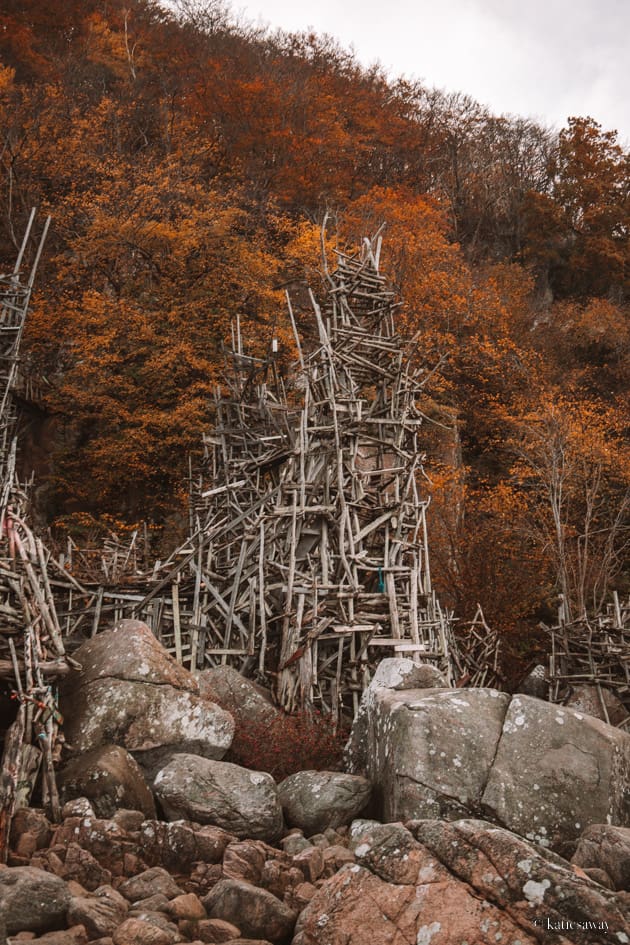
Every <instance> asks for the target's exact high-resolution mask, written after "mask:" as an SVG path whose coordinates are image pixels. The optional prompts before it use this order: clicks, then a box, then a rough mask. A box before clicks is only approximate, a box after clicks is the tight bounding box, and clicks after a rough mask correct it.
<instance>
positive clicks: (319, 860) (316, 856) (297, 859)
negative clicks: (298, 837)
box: [293, 847, 324, 883]
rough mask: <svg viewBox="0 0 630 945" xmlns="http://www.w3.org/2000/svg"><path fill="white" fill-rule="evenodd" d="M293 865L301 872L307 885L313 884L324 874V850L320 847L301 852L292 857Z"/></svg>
mask: <svg viewBox="0 0 630 945" xmlns="http://www.w3.org/2000/svg"><path fill="white" fill-rule="evenodd" d="M293 864H294V866H297V868H298V869H300V870H301V871H302V873H303V874H304V879H305V880H306V881H307V882H308V883H315V882H316V881H317V880H318V879H319V877H320V876H321V875H322V873H323V872H324V850H323V849H322V847H311V848H310V850H302V852H301V853H298V854H297V855H296V856H294V857H293Z"/></svg>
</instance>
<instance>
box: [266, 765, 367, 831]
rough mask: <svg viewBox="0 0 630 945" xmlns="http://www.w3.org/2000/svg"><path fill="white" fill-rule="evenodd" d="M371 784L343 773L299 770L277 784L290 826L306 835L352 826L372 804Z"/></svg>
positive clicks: (361, 778) (357, 776)
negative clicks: (330, 828) (368, 805)
mask: <svg viewBox="0 0 630 945" xmlns="http://www.w3.org/2000/svg"><path fill="white" fill-rule="evenodd" d="M371 793H372V786H371V784H370V782H369V781H368V780H367V779H366V778H363V777H361V776H360V775H352V774H344V773H343V772H341V771H298V772H297V774H292V775H290V776H289V777H288V778H285V779H284V781H282V782H281V783H280V784H279V785H278V798H279V800H280V804H281V805H282V809H283V811H284V816H285V819H286V821H287V823H288V824H289V826H291V827H299V828H300V829H301V830H303V831H304V833H305V834H306V835H307V836H310V835H311V834H314V833H322V832H323V831H324V830H326V828H327V827H341V826H343V825H345V824H349V823H351V822H352V821H353V820H354V819H355V817H357V816H358V815H359V814H360V813H361V811H362V810H363V809H364V808H365V807H366V805H367V804H368V803H369V800H370V796H371Z"/></svg>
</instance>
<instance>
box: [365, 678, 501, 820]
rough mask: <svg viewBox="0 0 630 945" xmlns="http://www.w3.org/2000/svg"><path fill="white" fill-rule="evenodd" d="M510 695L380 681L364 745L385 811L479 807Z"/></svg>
mask: <svg viewBox="0 0 630 945" xmlns="http://www.w3.org/2000/svg"><path fill="white" fill-rule="evenodd" d="M509 701H510V697H509V696H508V695H506V694H505V693H500V692H496V691H495V690H492V689H466V690H459V689H423V690H422V689H420V690H416V689H410V690H402V691H399V690H392V689H376V690H375V691H374V693H373V694H372V698H371V700H370V702H369V703H368V704H367V709H368V711H367V716H366V718H367V736H366V738H365V739H364V742H363V745H362V748H361V750H362V752H363V753H364V758H365V762H366V768H367V771H366V773H367V777H368V778H369V780H370V781H371V782H372V784H373V785H374V786H375V789H376V791H377V795H378V799H379V800H380V804H381V807H382V817H383V819H384V820H386V821H396V820H409V819H411V818H416V817H452V816H463V815H466V814H469V813H473V812H474V813H476V812H477V811H478V809H479V804H480V801H481V797H482V794H483V791H484V788H485V786H486V781H487V779H488V772H489V770H490V766H491V764H492V761H493V758H494V755H495V753H496V750H497V745H498V742H499V738H500V736H501V730H502V726H503V719H504V716H505V713H506V711H507V707H508V704H509ZM355 737H356V732H355V730H354V729H353V732H352V735H351V741H353V740H354V739H355Z"/></svg>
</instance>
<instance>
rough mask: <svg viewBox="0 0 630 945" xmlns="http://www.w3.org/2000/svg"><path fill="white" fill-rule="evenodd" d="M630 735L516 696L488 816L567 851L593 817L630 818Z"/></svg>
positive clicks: (486, 803)
mask: <svg viewBox="0 0 630 945" xmlns="http://www.w3.org/2000/svg"><path fill="white" fill-rule="evenodd" d="M629 787H630V735H627V734H626V733H625V732H623V731H621V730H620V729H618V728H613V727H612V726H610V725H607V724H606V723H605V722H600V721H599V720H597V719H594V718H592V717H591V716H588V715H583V714H582V713H580V712H576V711H574V710H573V709H567V708H562V707H560V706H555V705H552V704H550V703H548V702H541V701H540V700H539V699H533V698H531V697H529V696H520V695H518V696H514V697H513V698H512V701H511V703H510V706H509V709H508V712H507V714H506V716H505V722H504V725H503V731H502V734H501V740H500V742H499V745H498V748H497V752H496V757H495V758H494V761H493V763H492V769H491V771H490V774H489V778H488V783H487V786H486V789H485V791H484V794H483V798H482V809H483V810H484V814H485V816H486V817H488V815H490V816H489V819H491V820H496V821H497V822H498V823H500V824H503V825H504V826H506V827H508V828H509V829H510V830H513V831H515V832H516V833H519V834H521V835H522V836H525V837H527V838H529V839H532V840H535V841H537V842H538V843H541V844H542V845H544V846H545V845H549V846H551V847H555V848H558V849H560V848H561V847H562V844H565V843H567V842H570V841H574V840H576V839H577V838H578V837H579V836H580V835H581V834H582V832H583V831H584V829H585V828H586V827H587V826H589V825H590V824H593V823H609V824H615V825H621V826H624V825H627V824H630V792H629V790H628V788H629Z"/></svg>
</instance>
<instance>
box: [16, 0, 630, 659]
mask: <svg viewBox="0 0 630 945" xmlns="http://www.w3.org/2000/svg"><path fill="white" fill-rule="evenodd" d="M182 8H183V11H184V14H185V15H184V16H183V17H182V16H181V15H180V16H179V17H177V16H176V15H175V14H171V13H167V12H165V11H164V10H163V9H162V8H161V7H159V6H158V5H156V4H154V3H151V2H149V0H124V2H122V0H65V2H64V3H63V4H59V3H56V2H52V0H19V2H18V0H5V2H4V4H3V11H2V12H1V13H0V27H1V28H0V63H1V65H0V182H1V183H0V270H7V269H8V268H9V267H11V266H12V264H13V259H14V257H15V246H16V242H17V241H18V240H19V238H20V236H21V232H22V230H23V226H24V222H25V219H26V217H27V215H28V213H29V211H30V208H31V206H34V205H37V206H41V208H42V209H43V210H44V211H46V212H49V213H51V214H52V217H53V228H52V231H51V233H52V235H51V237H50V239H49V242H48V245H47V258H46V260H45V264H44V267H43V271H42V272H41V277H40V280H39V290H38V293H37V299H36V306H35V310H34V312H33V314H32V317H31V320H30V324H29V327H28V337H27V339H26V367H27V369H28V370H30V371H31V372H33V373H34V374H36V375H37V376H40V377H43V378H45V382H44V383H43V384H42V397H43V399H44V402H43V404H41V405H40V406H43V408H44V409H45V411H46V413H47V414H48V415H50V416H53V417H54V418H56V419H55V423H56V431H57V432H56V434H55V437H54V438H53V442H52V447H51V448H52V450H53V455H52V456H51V459H50V478H51V490H52V491H51V492H50V493H49V500H48V504H47V508H46V512H47V514H48V516H49V518H50V520H51V521H52V520H59V519H63V520H64V521H65V522H66V523H67V522H68V521H71V522H74V525H75V526H77V525H78V524H79V523H83V524H85V523H86V522H88V521H96V522H98V521H99V520H101V521H109V522H111V521H113V520H116V521H117V522H119V523H121V524H124V523H131V522H133V521H135V520H138V519H140V518H148V519H150V520H151V521H152V522H153V523H154V524H155V525H156V526H163V525H164V523H165V522H166V523H167V525H168V527H172V525H173V509H174V508H176V509H182V508H183V507H184V503H185V493H186V484H185V477H186V474H187V468H188V454H189V452H190V450H195V449H197V448H198V447H199V443H200V439H201V435H202V431H203V430H205V429H207V428H208V426H209V424H210V423H211V420H212V408H211V395H212V392H213V390H214V388H215V386H216V384H217V383H220V382H221V376H222V369H223V359H222V354H221V345H222V342H223V341H224V339H226V338H227V337H228V336H229V331H230V324H231V322H232V320H233V319H234V318H235V317H236V316H237V315H239V317H240V319H241V324H242V326H243V330H244V333H245V335H246V336H247V337H248V338H249V339H250V342H251V344H252V346H253V347H254V348H255V347H256V346H258V347H259V348H264V347H265V346H266V345H268V344H269V341H270V339H271V336H272V335H275V336H276V337H277V338H278V339H279V342H280V352H279V360H280V365H281V368H282V370H283V371H284V372H285V373H286V374H287V376H289V372H290V365H291V362H292V358H293V355H294V351H293V341H292V334H291V332H290V330H289V326H288V322H287V316H286V303H285V296H284V293H285V289H286V288H288V289H289V290H290V292H291V294H292V298H293V300H294V304H295V306H296V310H297V313H298V317H301V319H302V327H303V328H304V330H305V331H307V332H308V325H309V319H310V316H309V308H308V306H307V304H306V295H305V285H306V283H307V282H310V283H311V284H312V285H313V288H314V289H315V290H317V287H318V284H319V279H320V276H319V274H318V267H319V256H320V236H321V224H322V221H323V219H324V217H325V215H327V221H328V222H327V231H326V241H327V243H328V245H329V247H330V248H333V247H334V246H335V245H339V246H341V247H350V246H352V245H354V244H355V242H356V240H357V239H358V238H360V237H361V236H363V235H365V234H371V233H373V232H374V231H375V230H376V229H378V227H379V226H380V225H381V224H382V223H383V222H385V224H386V227H385V230H384V237H385V244H384V259H385V269H386V271H387V272H388V273H389V275H390V276H391V278H392V280H393V282H394V283H395V285H396V287H397V288H398V289H399V290H400V292H401V294H402V299H403V305H402V307H401V310H400V311H401V314H400V327H401V332H402V333H403V334H404V335H405V336H406V337H407V338H409V339H410V338H414V339H415V340H414V347H413V352H414V353H413V354H412V356H413V357H415V358H419V359H421V360H422V362H423V363H424V364H425V365H426V368H427V370H433V369H434V368H436V367H437V370H435V373H434V374H433V376H432V378H431V382H430V385H429V386H428V388H427V400H426V404H425V408H424V409H425V410H426V413H427V415H428V416H429V417H430V418H431V419H432V421H434V422H432V423H431V424H427V427H426V436H427V451H428V453H429V461H428V465H427V470H428V472H429V475H430V477H431V486H429V484H427V488H431V490H432V495H433V503H432V509H431V527H432V542H433V545H432V560H433V567H434V572H435V574H434V576H435V579H436V582H437V583H438V586H439V588H440V592H441V594H442V596H443V598H444V599H445V600H446V601H447V602H448V603H449V604H451V605H453V606H455V607H456V609H457V612H458V613H459V614H461V615H470V614H471V613H472V612H473V611H474V609H475V606H476V602H477V601H480V602H481V603H482V604H483V607H484V609H485V612H486V615H487V617H488V619H489V621H490V622H492V623H493V624H494V625H495V626H498V627H499V628H500V629H502V630H503V631H505V632H508V633H510V634H511V635H512V639H513V641H515V643H519V641H521V640H525V637H526V634H525V633H524V630H525V628H527V627H531V626H534V625H535V624H536V621H537V620H538V619H540V617H541V616H546V615H547V614H549V613H552V612H553V611H554V610H555V608H556V606H557V594H558V593H563V594H564V595H565V598H566V599H567V600H568V601H569V602H570V607H571V609H572V612H573V613H574V614H575V615H577V614H578V613H580V612H582V610H583V609H584V608H592V607H594V606H598V605H599V603H600V601H601V599H602V598H603V595H604V594H605V593H606V591H607V590H608V589H609V587H610V586H611V585H614V586H617V587H619V588H620V589H621V590H622V591H623V590H626V589H627V587H628V569H627V536H628V504H629V502H628V487H629V485H630V463H629V461H628V460H629V454H628V430H629V405H628V381H629V375H630V358H629V354H630V322H629V319H628V304H629V296H630V278H629V268H628V261H629V248H628V247H629V243H628V233H629V226H630V202H629V201H630V197H629V194H630V185H629V173H628V171H629V166H630V160H629V156H628V154H627V153H625V152H624V151H623V149H622V148H621V147H620V146H619V145H618V143H617V139H616V135H615V133H614V132H613V131H607V130H604V129H602V128H601V127H600V126H599V125H598V124H597V122H596V120H595V119H593V118H589V117H580V118H571V119H569V120H568V123H567V126H566V127H565V128H564V129H563V130H562V131H561V132H560V133H559V134H558V135H557V134H555V133H552V132H550V131H549V130H547V129H544V128H541V127H538V126H537V125H535V124H533V123H532V122H530V121H527V120H524V119H520V118H506V117H497V116H494V115H492V114H490V113H489V112H488V111H487V110H486V109H484V108H483V107H481V106H480V105H478V104H477V103H475V102H474V101H472V100H471V99H469V98H467V97H466V96H465V95H464V94H462V95H457V96H447V95H444V94H442V93H440V92H437V91H435V90H431V89H428V88H425V87H423V86H421V85H419V84H414V83H410V82H407V81H403V80H401V81H398V82H392V81H390V80H388V79H387V78H386V76H385V75H384V74H382V73H381V72H380V71H379V70H378V68H374V69H370V70H366V69H365V68H363V67H361V66H360V65H359V64H358V63H357V62H356V60H355V59H354V58H353V57H352V55H350V54H349V53H347V52H345V51H344V50H343V49H340V48H339V47H338V46H336V45H335V43H334V42H333V41H332V40H330V39H329V38H327V37H317V36H307V35H299V36H295V35H283V34H274V35H271V34H265V33H263V32H261V31H260V30H254V29H252V28H248V27H244V26H242V25H240V26H239V25H236V24H235V22H234V21H233V20H232V18H231V16H230V14H229V13H228V12H226V10H225V9H224V8H223V7H221V6H219V5H217V4H213V3H208V4H196V3H193V2H190V0H184V2H182V3H180V13H181V12H182ZM421 68H422V64H421V63H419V64H418V70H419V71H421ZM519 645H520V643H519ZM523 645H525V644H523Z"/></svg>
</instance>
